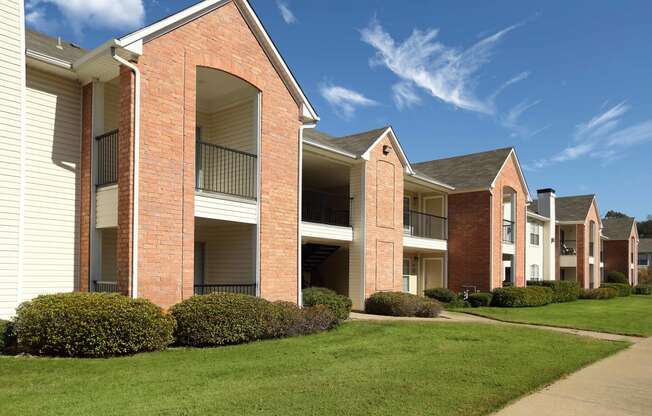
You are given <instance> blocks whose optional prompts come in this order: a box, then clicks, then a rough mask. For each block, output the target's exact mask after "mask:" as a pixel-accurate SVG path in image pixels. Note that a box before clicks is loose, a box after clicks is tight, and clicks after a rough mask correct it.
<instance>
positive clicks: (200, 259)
mask: <svg viewBox="0 0 652 416" xmlns="http://www.w3.org/2000/svg"><path fill="white" fill-rule="evenodd" d="M204 244H205V243H202V242H198V241H196V242H195V286H197V285H203V284H204V282H205V278H204V251H205V246H204Z"/></svg>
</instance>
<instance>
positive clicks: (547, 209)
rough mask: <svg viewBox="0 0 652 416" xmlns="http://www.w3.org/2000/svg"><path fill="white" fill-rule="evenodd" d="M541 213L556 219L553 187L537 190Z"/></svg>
mask: <svg viewBox="0 0 652 416" xmlns="http://www.w3.org/2000/svg"><path fill="white" fill-rule="evenodd" d="M537 198H538V199H539V200H538V204H539V205H538V210H539V214H541V215H543V216H545V217H548V218H550V219H551V220H552V221H554V220H555V198H556V195H555V190H554V189H552V188H546V189H539V190H537Z"/></svg>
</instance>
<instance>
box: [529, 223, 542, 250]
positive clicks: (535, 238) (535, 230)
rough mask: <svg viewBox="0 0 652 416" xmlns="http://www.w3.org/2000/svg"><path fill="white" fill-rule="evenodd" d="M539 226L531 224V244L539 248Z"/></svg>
mask: <svg viewBox="0 0 652 416" xmlns="http://www.w3.org/2000/svg"><path fill="white" fill-rule="evenodd" d="M540 239H541V236H540V229H539V224H534V223H530V244H532V245H533V246H538V245H539V242H540V241H541V240H540Z"/></svg>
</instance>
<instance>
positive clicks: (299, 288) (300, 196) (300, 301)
mask: <svg viewBox="0 0 652 416" xmlns="http://www.w3.org/2000/svg"><path fill="white" fill-rule="evenodd" d="M316 126H317V124H316V123H311V124H303V125H301V126H300V127H299V163H298V165H299V172H298V173H299V176H298V178H299V181H298V182H299V183H298V186H299V192H298V195H297V206H298V216H299V218H298V223H297V234H298V235H297V242H298V243H297V305H299V307H302V306H303V290H302V285H303V271H302V263H303V258H302V250H301V245H302V244H301V236H302V230H301V220H302V218H301V214H302V212H303V131H304V130H305V129H314V128H315V127H316Z"/></svg>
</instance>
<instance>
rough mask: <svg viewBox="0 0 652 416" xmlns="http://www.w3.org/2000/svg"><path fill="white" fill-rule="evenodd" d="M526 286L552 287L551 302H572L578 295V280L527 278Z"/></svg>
mask: <svg viewBox="0 0 652 416" xmlns="http://www.w3.org/2000/svg"><path fill="white" fill-rule="evenodd" d="M527 285H528V286H543V287H549V288H550V289H552V302H553V303H563V302H572V301H574V300H577V299H578V298H579V297H580V285H579V283H578V282H572V281H566V280H528V281H527Z"/></svg>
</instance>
